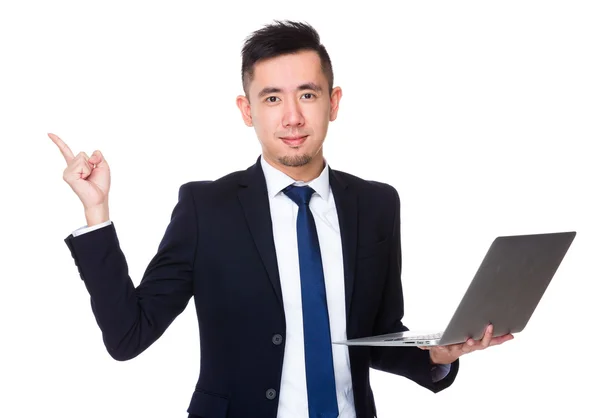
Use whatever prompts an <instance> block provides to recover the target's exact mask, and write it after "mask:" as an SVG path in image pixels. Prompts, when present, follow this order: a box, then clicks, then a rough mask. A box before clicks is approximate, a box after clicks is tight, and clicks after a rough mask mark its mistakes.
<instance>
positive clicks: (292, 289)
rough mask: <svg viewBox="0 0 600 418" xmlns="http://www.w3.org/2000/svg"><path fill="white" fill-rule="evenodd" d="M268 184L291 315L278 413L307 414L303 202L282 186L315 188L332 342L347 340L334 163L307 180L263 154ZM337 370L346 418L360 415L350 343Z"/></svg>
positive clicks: (337, 358) (336, 348) (336, 360)
mask: <svg viewBox="0 0 600 418" xmlns="http://www.w3.org/2000/svg"><path fill="white" fill-rule="evenodd" d="M260 161H261V165H262V169H263V172H264V174H265V179H266V183H267V192H268V195H269V205H270V210H271V220H272V222H273V239H274V241H275V252H276V253H277V265H278V267H279V278H280V281H281V292H282V295H283V306H284V309H285V320H286V333H285V334H286V344H285V353H284V357H283V371H282V375H281V387H280V389H279V409H278V413H277V416H278V418H296V417H297V418H307V417H308V396H307V392H306V371H305V365H304V327H303V321H302V293H301V289H300V261H299V258H298V241H297V238H296V218H297V216H298V209H299V208H298V205H297V204H296V203H294V202H293V201H292V200H291V199H290V198H289V197H287V196H286V195H285V194H284V193H283V192H282V190H283V189H284V188H286V187H287V186H289V185H290V184H295V185H297V186H304V185H308V186H310V187H312V188H313V189H314V191H315V193H314V194H313V196H312V198H311V200H310V203H309V207H310V210H311V212H312V214H313V217H314V219H315V225H316V227H317V235H318V237H319V246H320V248H321V258H322V261H323V273H324V276H325V291H326V294H327V309H328V312H329V327H330V332H331V340H332V341H340V340H345V339H346V298H345V290H344V263H343V257H342V240H341V235H340V226H339V222H338V216H337V211H336V208H335V201H334V198H333V193H332V192H331V188H330V186H329V167H328V166H327V165H326V166H325V168H324V169H323V171H322V172H321V174H320V175H319V177H317V178H316V179H314V180H312V181H310V182H308V183H303V182H300V181H294V179H292V178H291V177H289V176H287V175H285V174H284V173H282V172H281V171H279V170H277V169H275V168H274V167H272V166H271V165H270V164H268V163H267V162H266V161H265V160H264V158H261V160H260ZM332 350H333V369H334V373H335V387H336V392H337V401H338V410H339V413H340V415H339V417H340V418H353V417H356V412H355V410H354V394H353V392H352V375H351V373H350V357H349V354H348V346H346V345H339V344H334V345H332Z"/></svg>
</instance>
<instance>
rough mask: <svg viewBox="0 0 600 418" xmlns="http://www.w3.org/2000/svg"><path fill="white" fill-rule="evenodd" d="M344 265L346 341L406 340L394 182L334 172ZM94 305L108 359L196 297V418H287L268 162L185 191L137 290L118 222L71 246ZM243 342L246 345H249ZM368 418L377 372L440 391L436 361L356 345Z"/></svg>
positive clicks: (356, 377) (356, 384) (140, 344)
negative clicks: (281, 413) (281, 412)
mask: <svg viewBox="0 0 600 418" xmlns="http://www.w3.org/2000/svg"><path fill="white" fill-rule="evenodd" d="M330 185H331V189H332V192H333V195H334V199H335V203H336V207H337V212H338V217H339V221H340V231H341V238H342V249H343V259H344V275H345V294H346V314H347V315H346V323H347V336H348V338H359V337H366V336H370V335H376V334H384V333H390V332H397V331H403V330H407V327H406V326H404V325H403V323H402V317H403V314H404V312H403V296H402V287H401V282H400V271H401V251H400V200H399V197H398V193H397V192H396V190H395V189H394V188H393V187H392V186H390V185H387V184H384V183H379V182H374V181H366V180H362V179H360V178H358V177H355V176H352V175H350V174H347V173H343V172H340V171H336V170H330ZM65 242H66V244H67V245H68V247H69V249H70V251H71V254H72V256H73V258H74V260H75V264H76V266H77V268H78V271H79V274H80V277H81V279H82V280H83V282H84V283H85V286H86V288H87V290H88V292H89V294H90V297H91V306H92V310H93V313H94V315H95V318H96V320H97V323H98V325H99V327H100V329H101V331H102V337H103V341H104V344H105V346H106V349H107V351H108V353H110V355H111V356H112V357H113V358H115V359H116V360H121V361H123V360H128V359H132V358H134V357H136V356H137V355H139V354H140V353H141V352H143V351H144V350H145V349H146V348H148V347H149V346H150V345H151V344H152V343H153V342H154V341H156V340H157V339H158V338H159V337H160V336H161V335H162V334H163V333H164V331H165V330H166V329H167V327H168V326H169V325H170V324H171V322H172V321H173V320H174V319H175V318H176V317H177V315H179V314H180V313H181V312H182V311H183V310H184V309H185V307H186V306H187V304H188V302H189V300H190V298H191V297H194V301H195V306H196V313H197V316H198V325H199V331H200V344H201V346H200V349H201V356H200V361H201V364H200V375H199V378H198V381H197V385H196V388H195V390H194V392H193V394H192V396H191V402H190V405H189V408H188V410H187V411H188V413H189V414H190V415H189V416H190V417H205V418H221V417H230V418H238V417H240V418H241V417H244V418H247V417H249V416H251V417H261V418H270V417H272V418H275V417H276V416H277V405H278V392H279V388H280V381H281V372H282V363H283V355H284V347H285V343H286V339H285V336H286V322H285V316H284V309H283V301H282V295H281V286H280V282H279V280H280V278H279V274H278V268H277V259H276V254H275V246H274V242H273V235H272V224H271V216H270V213H269V201H268V196H267V188H266V183H265V178H264V174H263V172H262V169H261V166H260V161H257V162H256V164H254V165H252V166H251V167H249V168H248V169H247V170H244V171H238V172H234V173H231V174H229V175H227V176H225V177H223V178H220V179H218V180H215V181H194V182H188V183H186V184H183V185H182V186H181V187H180V189H179V200H178V202H177V204H176V205H175V207H174V209H173V212H172V216H171V220H170V223H169V225H168V227H167V228H166V232H165V234H164V237H163V239H162V240H161V242H160V245H159V247H158V251H157V253H156V255H155V256H154V257H153V258H152V260H151V262H150V263H149V265H148V267H147V269H146V270H145V272H144V275H143V278H142V280H141V283H140V284H139V286H137V287H135V286H134V284H133V282H132V280H131V278H130V277H129V275H128V267H127V262H126V259H125V256H124V254H123V252H122V251H121V248H120V246H119V241H118V239H117V233H116V229H115V225H114V223H113V224H111V225H109V226H107V227H104V228H100V229H97V230H94V231H91V232H88V233H86V234H83V235H80V236H77V237H73V236H72V235H69V236H68V237H67V238H66V239H65ZM239 341H244V344H240V343H239ZM349 356H350V367H351V374H352V385H353V389H354V401H355V407H356V413H357V416H358V417H373V416H375V415H376V409H375V402H374V398H373V393H372V391H371V386H370V383H369V368H370V367H372V368H374V369H377V370H382V371H386V372H390V373H394V374H397V375H401V376H404V377H406V378H408V379H411V380H412V381H414V382H416V383H417V384H419V385H421V386H423V387H424V388H427V389H429V390H431V391H433V392H438V391H440V390H442V389H445V388H446V387H448V386H449V385H450V384H452V382H453V381H454V379H455V376H456V373H457V371H458V360H457V361H456V362H454V363H453V364H452V367H451V369H450V373H449V374H448V375H447V376H446V377H445V378H444V379H442V380H441V381H439V382H436V383H434V382H433V380H432V377H431V365H430V361H429V353H428V352H427V351H425V350H420V349H419V348H417V347H355V346H352V347H349Z"/></svg>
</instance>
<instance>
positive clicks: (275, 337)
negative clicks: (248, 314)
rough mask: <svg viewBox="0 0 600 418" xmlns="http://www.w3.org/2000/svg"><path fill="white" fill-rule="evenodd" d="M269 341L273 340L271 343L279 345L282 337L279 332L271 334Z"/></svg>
mask: <svg viewBox="0 0 600 418" xmlns="http://www.w3.org/2000/svg"><path fill="white" fill-rule="evenodd" d="M271 341H273V344H275V345H280V344H281V343H282V342H283V337H282V336H281V334H275V335H273V338H272V339H271Z"/></svg>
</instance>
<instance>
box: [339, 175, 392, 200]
mask: <svg viewBox="0 0 600 418" xmlns="http://www.w3.org/2000/svg"><path fill="white" fill-rule="evenodd" d="M332 171H333V172H334V173H335V175H336V176H339V177H340V178H341V179H342V180H343V181H344V182H346V183H347V184H348V185H350V186H352V187H354V188H355V189H356V190H358V192H359V193H367V194H375V195H381V194H384V195H386V196H392V197H394V198H398V197H397V196H398V191H397V190H396V188H395V187H394V186H392V185H391V184H389V183H385V182H382V181H377V180H367V179H363V178H361V177H358V176H355V175H354V174H350V173H346V172H344V171H339V170H332Z"/></svg>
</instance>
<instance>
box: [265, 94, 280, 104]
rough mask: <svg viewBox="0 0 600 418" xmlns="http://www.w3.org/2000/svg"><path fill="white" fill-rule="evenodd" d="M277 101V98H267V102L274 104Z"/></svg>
mask: <svg viewBox="0 0 600 418" xmlns="http://www.w3.org/2000/svg"><path fill="white" fill-rule="evenodd" d="M271 99H273V100H271ZM277 99H278V97H275V96H269V97H267V102H270V103H275V102H276V101H277Z"/></svg>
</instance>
